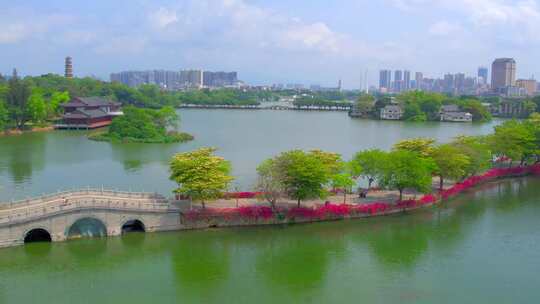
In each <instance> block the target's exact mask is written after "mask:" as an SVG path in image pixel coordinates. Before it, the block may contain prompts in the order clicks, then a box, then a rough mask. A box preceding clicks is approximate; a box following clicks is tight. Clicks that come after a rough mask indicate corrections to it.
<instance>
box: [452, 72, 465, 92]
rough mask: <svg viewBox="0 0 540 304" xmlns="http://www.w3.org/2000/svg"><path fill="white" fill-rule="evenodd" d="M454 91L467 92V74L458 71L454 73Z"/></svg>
mask: <svg viewBox="0 0 540 304" xmlns="http://www.w3.org/2000/svg"><path fill="white" fill-rule="evenodd" d="M454 92H455V93H464V92H465V74H463V73H457V74H455V75H454Z"/></svg>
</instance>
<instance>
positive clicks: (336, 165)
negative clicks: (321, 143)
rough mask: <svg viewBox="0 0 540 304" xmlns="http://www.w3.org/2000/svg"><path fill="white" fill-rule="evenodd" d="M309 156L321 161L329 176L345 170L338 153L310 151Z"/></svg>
mask: <svg viewBox="0 0 540 304" xmlns="http://www.w3.org/2000/svg"><path fill="white" fill-rule="evenodd" d="M309 154H310V155H311V156H313V157H315V158H317V159H318V160H320V161H321V163H322V164H323V165H324V167H325V168H326V169H327V171H328V175H329V176H332V175H335V174H338V173H340V172H341V171H343V170H344V169H345V164H344V162H343V160H342V159H341V155H339V154H338V153H333V152H325V151H321V150H311V151H309Z"/></svg>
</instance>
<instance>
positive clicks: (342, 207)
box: [315, 204, 352, 218]
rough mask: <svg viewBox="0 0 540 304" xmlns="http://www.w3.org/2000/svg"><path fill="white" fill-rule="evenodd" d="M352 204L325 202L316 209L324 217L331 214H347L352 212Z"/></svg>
mask: <svg viewBox="0 0 540 304" xmlns="http://www.w3.org/2000/svg"><path fill="white" fill-rule="evenodd" d="M351 210H352V209H351V205H347V204H339V205H336V204H325V205H324V206H319V207H317V209H315V213H316V214H317V216H318V217H319V218H324V217H326V216H327V215H331V216H345V215H349V214H351Z"/></svg>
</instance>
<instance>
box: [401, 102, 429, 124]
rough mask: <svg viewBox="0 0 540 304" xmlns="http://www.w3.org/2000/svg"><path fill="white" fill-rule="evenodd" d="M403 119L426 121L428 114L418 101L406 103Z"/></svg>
mask: <svg viewBox="0 0 540 304" xmlns="http://www.w3.org/2000/svg"><path fill="white" fill-rule="evenodd" d="M403 119H404V120H407V121H426V120H427V116H426V114H425V113H424V112H422V109H420V106H419V105H418V104H416V103H406V104H405V108H404V110H403Z"/></svg>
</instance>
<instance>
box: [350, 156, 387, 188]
mask: <svg viewBox="0 0 540 304" xmlns="http://www.w3.org/2000/svg"><path fill="white" fill-rule="evenodd" d="M387 157H388V153H386V152H384V151H382V150H378V149H373V150H366V151H361V152H358V153H356V154H355V155H354V157H353V159H352V160H351V162H352V163H353V164H354V167H355V168H358V169H357V170H354V171H353V176H362V177H364V178H366V179H367V180H368V189H371V185H372V184H373V182H374V181H375V180H378V179H379V178H380V177H381V176H382V175H383V173H384V168H385V165H386V161H387Z"/></svg>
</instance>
